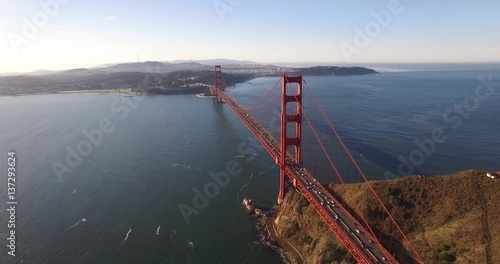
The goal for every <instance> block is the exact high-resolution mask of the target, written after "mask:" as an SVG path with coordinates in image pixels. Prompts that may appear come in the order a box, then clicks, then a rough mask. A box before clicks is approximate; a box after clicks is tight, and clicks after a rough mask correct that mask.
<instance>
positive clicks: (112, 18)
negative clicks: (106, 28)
mask: <svg viewBox="0 0 500 264" xmlns="http://www.w3.org/2000/svg"><path fill="white" fill-rule="evenodd" d="M117 18H118V17H117V16H107V17H105V19H106V20H107V21H115V20H116V19H117Z"/></svg>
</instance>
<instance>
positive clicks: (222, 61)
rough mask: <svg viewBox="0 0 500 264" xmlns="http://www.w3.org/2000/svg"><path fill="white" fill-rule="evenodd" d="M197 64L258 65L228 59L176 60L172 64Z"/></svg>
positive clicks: (251, 62)
mask: <svg viewBox="0 0 500 264" xmlns="http://www.w3.org/2000/svg"><path fill="white" fill-rule="evenodd" d="M185 62H195V63H199V64H204V65H211V66H212V65H252V64H258V63H256V62H253V61H240V60H227V59H209V60H175V61H171V63H185Z"/></svg>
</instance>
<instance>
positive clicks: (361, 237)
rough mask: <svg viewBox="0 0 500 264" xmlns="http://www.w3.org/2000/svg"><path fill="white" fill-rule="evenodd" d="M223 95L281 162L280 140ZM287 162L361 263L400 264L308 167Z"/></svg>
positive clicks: (306, 193)
mask: <svg viewBox="0 0 500 264" xmlns="http://www.w3.org/2000/svg"><path fill="white" fill-rule="evenodd" d="M219 95H220V96H221V98H222V99H223V100H224V101H225V102H226V103H227V105H228V106H229V107H230V108H231V109H232V110H233V111H234V112H235V113H236V115H237V116H238V117H239V118H240V119H241V120H242V121H243V123H244V124H245V125H246V126H247V127H248V129H250V131H251V132H252V133H253V134H254V135H255V137H256V138H257V139H258V140H259V141H260V143H261V144H262V145H263V146H264V148H265V149H266V150H267V152H269V154H270V155H271V157H272V158H273V159H274V160H275V161H277V162H278V161H279V158H280V155H281V153H280V144H279V142H278V141H277V140H276V139H275V138H274V137H273V136H272V135H270V134H269V133H268V132H267V131H266V130H265V129H264V128H263V127H262V126H261V125H260V124H259V123H258V122H256V121H255V120H254V119H253V118H252V116H251V115H249V114H248V113H247V112H246V111H245V110H243V108H242V107H240V106H239V105H238V103H236V102H235V101H234V100H232V99H231V98H230V97H229V96H228V95H227V94H226V93H224V92H219ZM287 156H289V155H287ZM290 157H291V156H290ZM286 161H287V164H286V166H285V167H286V174H287V175H288V177H290V179H292V180H294V179H295V180H296V182H297V189H298V190H299V191H300V192H301V193H302V194H303V195H304V197H305V198H306V199H307V200H308V201H309V202H310V203H311V204H312V205H313V207H314V209H316V211H317V212H318V213H319V214H320V216H321V217H322V218H323V220H324V221H325V222H326V223H327V224H328V226H329V227H330V229H331V230H332V231H333V232H334V233H335V235H336V236H337V237H338V238H339V239H340V241H341V242H342V243H343V244H344V246H345V247H346V248H347V249H348V250H349V252H350V253H351V254H352V255H353V256H354V258H355V259H356V260H357V261H358V262H359V263H398V262H397V260H396V259H395V258H394V257H393V256H392V255H391V254H390V253H389V252H388V251H387V250H386V249H385V248H384V247H383V246H382V245H381V244H380V243H379V242H378V240H377V239H376V238H375V237H374V235H373V234H371V233H370V232H368V231H367V230H366V229H365V228H364V227H363V226H362V225H361V224H360V223H359V222H358V221H357V220H356V219H355V218H354V217H353V216H352V215H351V214H350V213H349V212H348V211H347V210H346V209H345V208H344V207H343V206H342V205H341V204H340V203H339V202H338V201H337V200H336V199H335V198H334V197H333V196H332V195H331V194H330V192H329V191H327V190H326V189H325V187H324V186H323V185H322V184H320V183H319V182H318V181H317V180H316V179H315V178H314V176H313V175H312V174H311V173H310V172H309V171H308V170H307V169H306V168H304V167H303V166H301V165H299V164H296V163H294V162H293V160H292V159H291V158H289V157H287V159H286Z"/></svg>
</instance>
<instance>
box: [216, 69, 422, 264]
mask: <svg viewBox="0 0 500 264" xmlns="http://www.w3.org/2000/svg"><path fill="white" fill-rule="evenodd" d="M280 82H281V91H279V89H278V87H279V86H278V84H279V83H280ZM275 88H276V89H275ZM303 88H306V89H303ZM210 90H211V92H212V95H214V96H215V99H214V103H217V104H220V103H223V102H226V104H227V106H228V107H229V108H231V110H233V112H234V113H235V114H236V115H237V116H238V118H239V119H241V121H242V122H243V123H244V124H245V126H246V127H247V128H248V129H249V130H250V132H252V134H253V135H254V136H255V137H256V138H257V140H258V141H259V142H260V143H261V144H262V146H263V147H264V148H265V149H266V151H267V152H268V153H269V154H270V155H271V157H272V158H273V160H274V161H275V162H276V164H277V165H278V166H279V168H280V177H279V186H280V187H279V194H278V203H282V202H283V201H284V198H285V196H286V193H287V191H288V190H290V189H294V190H296V191H298V192H299V193H301V194H302V195H303V196H304V197H305V198H306V199H307V201H308V202H309V204H310V205H311V206H312V207H313V208H314V210H315V211H316V212H317V213H318V214H319V216H320V217H321V219H322V221H324V222H325V223H326V225H327V226H328V228H329V229H330V230H331V231H332V232H333V233H334V234H335V236H336V237H337V238H338V239H339V241H340V242H341V243H342V244H343V245H344V246H345V248H346V249H347V251H348V252H349V253H350V254H351V255H352V256H353V258H354V259H356V261H357V262H358V263H424V261H423V260H422V258H421V257H420V256H419V254H418V252H417V251H416V250H415V248H414V247H413V245H412V244H411V242H410V241H409V240H408V238H407V237H406V235H405V234H404V233H403V231H402V229H401V228H400V227H399V225H398V224H397V222H396V221H395V219H394V218H393V217H392V215H391V213H390V211H389V209H387V207H386V206H385V205H384V203H383V201H382V199H381V198H380V197H379V196H378V194H377V193H376V192H375V190H374V189H373V188H372V186H371V184H370V181H369V180H368V179H367V177H366V176H365V175H364V173H363V172H362V170H361V169H360V167H359V165H358V164H357V163H356V161H355V159H354V158H353V156H352V154H351V153H350V152H349V150H348V149H347V147H346V146H345V144H344V142H343V141H342V139H341V138H340V137H339V135H338V133H337V131H336V129H335V128H334V127H333V125H332V124H331V122H330V121H329V120H328V118H327V116H326V114H325V112H324V111H323V109H322V108H321V106H320V105H319V102H318V101H317V99H316V97H315V96H314V93H313V92H312V90H311V89H310V87H309V85H308V84H307V82H306V81H305V80H304V78H303V76H302V75H301V74H299V75H298V76H287V75H286V74H283V75H282V76H281V78H280V80H279V81H278V82H277V83H276V84H275V85H274V87H272V88H271V90H270V91H269V92H268V93H267V94H266V95H264V96H263V97H262V98H261V99H260V100H259V101H258V102H257V103H255V104H254V105H252V106H250V107H242V106H240V105H239V104H238V103H237V102H236V101H235V100H233V99H232V98H231V97H230V96H229V95H228V94H227V93H226V92H225V91H224V78H223V75H222V71H221V66H220V65H217V66H215V85H213V86H211V88H210ZM304 91H306V92H308V95H310V96H311V98H310V99H312V102H313V103H311V107H313V108H314V107H317V108H316V109H318V110H319V111H320V113H321V114H320V115H319V116H323V117H324V122H325V123H326V125H323V128H327V129H328V133H330V134H326V135H327V136H328V137H329V138H326V139H325V138H324V137H325V133H324V131H323V134H319V133H318V131H317V130H316V129H315V127H314V126H313V124H312V123H311V120H310V117H309V115H311V112H310V111H311V110H315V109H310V108H307V109H305V108H304V107H303V104H302V103H303V99H304ZM273 92H275V93H276V94H275V96H273V95H272V93H273ZM271 97H272V99H270V100H269V101H267V102H266V101H265V100H264V99H266V98H271ZM308 99H309V97H308ZM273 103H274V105H273ZM264 106H273V107H272V111H271V112H273V111H274V110H276V109H280V108H281V111H280V112H279V113H278V114H279V117H280V118H277V117H276V118H275V120H274V121H276V122H275V123H278V121H281V122H280V133H279V135H273V133H272V132H270V130H267V129H266V128H265V127H264V126H262V124H261V123H260V122H259V121H257V118H259V117H262V116H269V112H268V111H265V109H264V108H263V107H264ZM308 106H309V104H308ZM295 108H296V109H295ZM255 110H258V111H259V112H258V113H255V112H252V113H255V116H254V115H253V114H250V113H251V112H250V111H255ZM268 110H269V109H268ZM316 117H317V116H316ZM267 121H269V120H267ZM274 121H273V124H274ZM302 121H304V122H302ZM315 121H316V122H318V120H315ZM320 121H321V120H320ZM303 129H307V130H306V131H305V132H303V131H302V130H303ZM271 130H273V131H274V128H273V129H271ZM276 132H278V131H276ZM304 135H307V141H306V140H305V139H304ZM311 135H312V136H314V138H315V141H309V136H311ZM321 135H323V138H321ZM275 136H279V139H280V140H276V139H275ZM330 137H331V138H330ZM329 139H332V140H335V141H336V144H334V145H333V146H335V151H336V154H340V152H342V153H345V155H346V156H345V157H344V158H343V159H340V158H338V159H334V158H335V157H336V156H333V155H330V153H329V148H328V147H325V144H323V142H324V141H326V145H327V146H330V147H331V146H332V144H330V145H328V140H329ZM303 142H307V144H308V146H307V147H308V148H302V147H303V146H302V143H303ZM311 143H318V146H319V147H318V149H313V153H312V158H313V159H314V157H315V156H314V155H323V157H324V160H323V161H324V162H323V161H322V162H321V163H320V164H319V165H318V164H317V163H316V164H315V163H314V162H312V163H307V164H305V165H304V164H303V160H302V156H303V155H307V156H306V158H307V157H308V156H310V155H311V153H309V151H310V150H308V149H310V148H311V146H309V144H311ZM302 150H305V151H306V152H307V153H304V154H303V153H302ZM310 157H311V156H310ZM310 157H309V158H310ZM316 157H317V156H316ZM307 160H309V159H307ZM308 162H309V161H308ZM315 162H316V161H315ZM337 163H340V166H339V164H337ZM348 166H349V167H350V169H349V168H348ZM342 167H345V169H344V170H342ZM353 175H354V176H356V177H359V178H356V179H357V180H355V181H353V180H351V182H363V183H366V186H367V189H368V191H366V192H365V193H364V194H363V195H366V196H368V195H371V196H372V201H373V203H374V204H373V205H371V204H370V205H369V206H370V207H368V208H360V206H359V205H358V204H357V202H356V200H355V199H354V198H353V195H352V194H351V193H350V191H349V189H348V188H347V187H346V185H345V182H346V181H345V180H344V178H346V177H351V178H352V177H353ZM325 176H326V177H333V178H328V179H327V181H329V182H333V181H334V180H335V181H340V182H337V183H338V186H342V187H343V188H344V189H343V192H344V193H343V194H342V197H341V196H340V195H339V193H333V191H332V190H327V188H325V187H324V186H323V185H322V184H321V183H320V182H319V181H318V180H317V179H322V178H321V177H325ZM318 177H319V178H318ZM347 200H349V201H347ZM348 202H349V203H348ZM373 208H375V209H376V210H377V214H376V215H375V214H373V212H374V211H373V210H375V209H373ZM366 210H368V211H370V210H372V217H371V218H372V221H369V220H370V219H369V217H368V215H365V214H364V213H363V212H362V211H366ZM374 216H375V220H377V219H378V220H380V219H381V221H378V220H377V221H378V222H377V221H374ZM384 219H385V220H386V221H384ZM385 227H387V228H385ZM384 228H385V233H384V232H383V230H384ZM387 231H390V233H388V232H387ZM376 232H377V233H376ZM388 234H390V235H388ZM393 237H394V238H397V239H399V240H400V241H401V242H400V243H398V242H397V241H393ZM393 242H395V243H393ZM396 252H398V253H396ZM396 254H398V255H399V259H396Z"/></svg>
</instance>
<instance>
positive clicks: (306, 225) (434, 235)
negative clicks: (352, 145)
mask: <svg viewBox="0 0 500 264" xmlns="http://www.w3.org/2000/svg"><path fill="white" fill-rule="evenodd" d="M371 185H372V187H373V188H374V189H375V191H376V192H377V194H378V195H379V196H380V197H381V198H382V199H383V200H384V203H385V204H386V206H387V207H388V208H389V209H390V210H391V213H392V215H393V216H394V217H395V219H396V221H397V222H398V223H399V225H400V226H401V228H402V229H403V231H404V232H405V234H406V235H407V236H408V238H409V239H410V241H411V242H412V244H413V245H414V247H415V248H416V249H417V251H418V252H419V254H420V255H421V256H422V258H423V259H424V260H425V262H426V263H440V260H439V259H440V254H447V255H450V256H453V258H452V259H456V260H455V262H456V263H500V249H499V246H500V220H499V219H498V216H500V205H499V204H498V202H499V200H500V199H499V198H500V179H490V178H487V177H486V176H485V172H484V171H476V170H468V171H462V172H458V173H455V174H450V175H446V176H435V177H425V178H421V177H417V176H412V177H406V178H401V179H398V180H391V181H373V182H371ZM330 188H332V189H333V190H334V192H335V193H336V194H338V195H340V196H343V194H345V189H344V188H343V187H342V186H340V185H331V186H330ZM347 188H348V189H349V190H350V192H351V193H352V194H353V196H354V199H356V201H357V203H358V206H359V207H360V209H361V211H363V212H365V214H366V215H368V214H369V212H371V209H369V208H373V205H375V201H373V200H372V199H373V198H372V197H373V196H372V195H369V194H370V192H371V191H370V190H369V188H368V186H367V185H366V184H350V185H348V186H347ZM343 197H346V196H343ZM346 202H347V204H350V201H346ZM385 221H387V220H385ZM275 222H276V223H277V225H276V229H277V230H278V233H279V234H280V235H281V236H282V237H283V238H286V239H287V241H288V242H290V244H292V245H293V246H295V247H296V248H297V250H298V251H300V253H301V254H302V255H303V256H304V258H306V259H307V260H308V261H307V263H339V262H340V261H347V262H351V261H352V259H351V258H350V257H347V258H345V257H344V256H345V255H346V254H347V252H346V250H345V249H344V248H343V247H342V246H339V243H338V241H337V239H336V238H335V237H334V235H333V234H332V232H330V231H329V230H328V229H327V227H326V225H325V224H323V223H322V221H321V219H320V217H319V215H318V214H317V213H316V212H315V210H314V209H313V208H312V206H310V205H309V204H308V202H307V201H306V200H305V198H303V197H302V196H301V195H298V194H297V193H296V192H289V194H288V195H287V197H286V199H285V202H284V203H283V205H282V206H281V207H280V208H279V212H278V213H277V219H276V221H275ZM384 231H385V232H388V230H384ZM448 262H449V261H444V260H443V259H441V263H448ZM451 262H453V261H451Z"/></svg>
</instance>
